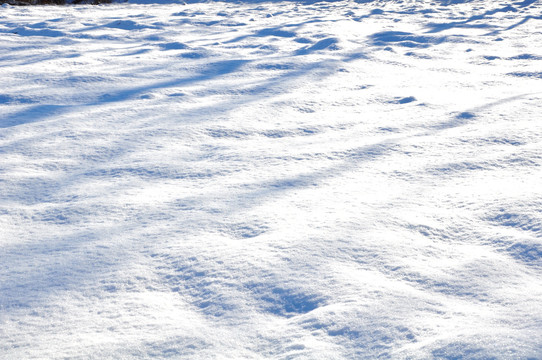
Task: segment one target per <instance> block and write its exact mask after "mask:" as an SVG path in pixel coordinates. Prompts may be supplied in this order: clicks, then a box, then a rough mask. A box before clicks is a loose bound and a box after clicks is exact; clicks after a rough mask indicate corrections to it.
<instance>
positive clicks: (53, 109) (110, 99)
mask: <svg viewBox="0 0 542 360" xmlns="http://www.w3.org/2000/svg"><path fill="white" fill-rule="evenodd" d="M248 62H249V60H225V61H218V62H214V63H211V64H209V65H208V66H207V67H206V68H205V69H204V70H203V71H201V72H200V74H199V75H196V76H194V77H188V78H181V79H173V80H168V81H160V82H156V83H153V84H151V85H145V86H140V87H135V88H131V89H127V90H121V91H118V92H116V93H112V94H106V95H103V96H101V97H100V98H99V99H98V100H96V101H94V102H91V103H87V104H78V105H34V106H31V107H30V108H27V109H25V110H22V111H19V112H17V113H15V114H11V115H7V116H5V115H4V116H3V117H0V128H7V127H12V126H16V125H21V124H27V123H33V122H38V121H44V120H47V119H48V118H51V117H53V116H58V115H62V114H66V113H69V112H72V111H76V110H81V109H82V108H85V107H91V106H99V105H103V104H108V103H117V102H121V101H125V100H128V99H131V98H134V97H136V96H138V95H141V94H144V93H146V92H148V91H150V90H155V89H159V88H168V87H174V86H182V85H189V84H194V83H198V82H201V81H207V80H212V79H214V78H216V77H219V76H222V75H227V74H229V73H233V72H235V71H237V70H239V69H240V68H241V67H242V66H243V65H245V64H247V63H248Z"/></svg>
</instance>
